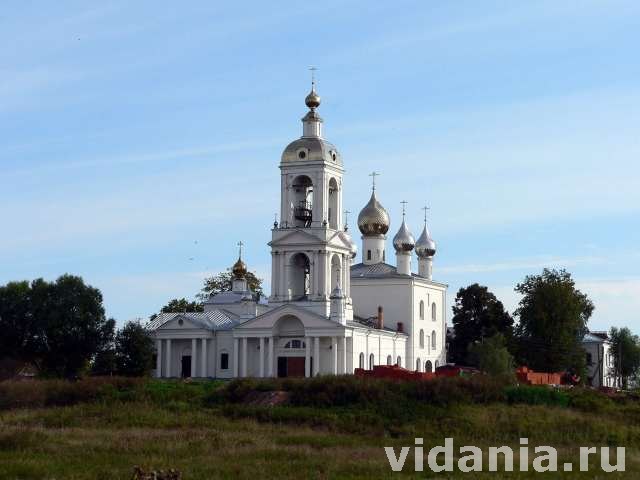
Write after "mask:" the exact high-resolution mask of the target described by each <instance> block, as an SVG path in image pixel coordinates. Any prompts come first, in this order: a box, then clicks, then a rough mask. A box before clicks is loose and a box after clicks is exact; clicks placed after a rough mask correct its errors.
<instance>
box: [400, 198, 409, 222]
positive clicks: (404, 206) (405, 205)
mask: <svg viewBox="0 0 640 480" xmlns="http://www.w3.org/2000/svg"><path fill="white" fill-rule="evenodd" d="M400 203H401V204H402V218H404V213H405V210H406V207H407V203H409V202H407V201H406V200H402V201H401V202H400Z"/></svg>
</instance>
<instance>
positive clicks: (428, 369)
mask: <svg viewBox="0 0 640 480" xmlns="http://www.w3.org/2000/svg"><path fill="white" fill-rule="evenodd" d="M424 371H425V372H428V373H431V372H432V371H433V369H432V368H431V362H430V361H429V360H427V361H426V362H424Z"/></svg>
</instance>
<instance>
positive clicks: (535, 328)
mask: <svg viewBox="0 0 640 480" xmlns="http://www.w3.org/2000/svg"><path fill="white" fill-rule="evenodd" d="M515 291H516V292H517V293H519V294H521V295H522V297H521V299H520V302H519V304H518V307H517V308H516V310H515V311H514V312H513V315H511V314H510V313H509V312H508V311H507V310H506V309H505V308H504V305H503V304H502V302H501V301H500V300H498V299H497V297H496V296H495V295H494V294H493V293H492V292H490V291H489V289H488V288H487V287H485V286H481V285H479V284H477V283H475V284H473V285H469V286H468V287H464V288H461V289H460V290H459V291H458V293H457V295H456V299H455V304H454V306H453V318H452V323H453V335H452V336H451V338H450V341H449V352H448V353H449V361H451V362H454V363H457V364H462V365H469V366H475V367H478V368H480V369H482V370H484V371H489V372H492V373H496V374H507V372H513V368H514V366H515V365H526V366H527V367H529V368H531V369H533V370H536V371H540V372H568V373H569V374H572V375H575V376H576V377H579V378H582V379H585V378H586V377H585V375H586V371H587V366H588V365H587V356H586V352H585V349H584V347H583V342H582V341H583V338H584V336H585V334H586V333H587V332H588V331H589V329H588V321H589V318H590V317H591V315H592V314H593V311H594V308H595V307H594V304H593V302H592V301H591V300H590V299H589V298H588V297H587V295H586V294H584V293H583V292H581V291H580V290H578V289H577V288H576V285H575V282H574V280H573V279H572V277H571V274H570V273H568V272H567V271H565V270H553V269H544V270H543V271H542V273H541V274H539V275H529V276H527V277H525V279H524V280H523V281H522V282H521V283H519V284H517V285H516V287H515ZM514 317H515V318H514ZM515 319H517V322H516V321H515ZM609 337H610V342H611V353H612V356H613V360H614V367H613V369H612V371H611V372H606V371H605V374H607V373H608V374H612V375H615V376H616V377H617V378H619V379H620V380H621V382H622V383H623V384H624V385H625V386H627V384H628V382H629V381H634V382H635V380H636V379H637V377H638V376H639V374H640V340H639V339H638V337H637V336H636V335H633V334H632V333H631V331H630V330H629V329H628V328H615V327H614V328H611V330H610V332H609Z"/></svg>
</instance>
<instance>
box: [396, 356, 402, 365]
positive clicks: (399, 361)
mask: <svg viewBox="0 0 640 480" xmlns="http://www.w3.org/2000/svg"><path fill="white" fill-rule="evenodd" d="M396 365H398V366H399V367H401V366H402V357H401V356H400V355H398V358H396Z"/></svg>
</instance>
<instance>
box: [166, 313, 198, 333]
mask: <svg viewBox="0 0 640 480" xmlns="http://www.w3.org/2000/svg"><path fill="white" fill-rule="evenodd" d="M181 322H182V323H181ZM187 329H202V325H199V324H197V323H196V322H194V321H193V320H191V319H189V318H188V317H183V316H182V315H178V316H177V317H175V318H172V319H171V320H169V321H168V322H166V323H164V324H162V325H161V326H160V327H158V330H187Z"/></svg>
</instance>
